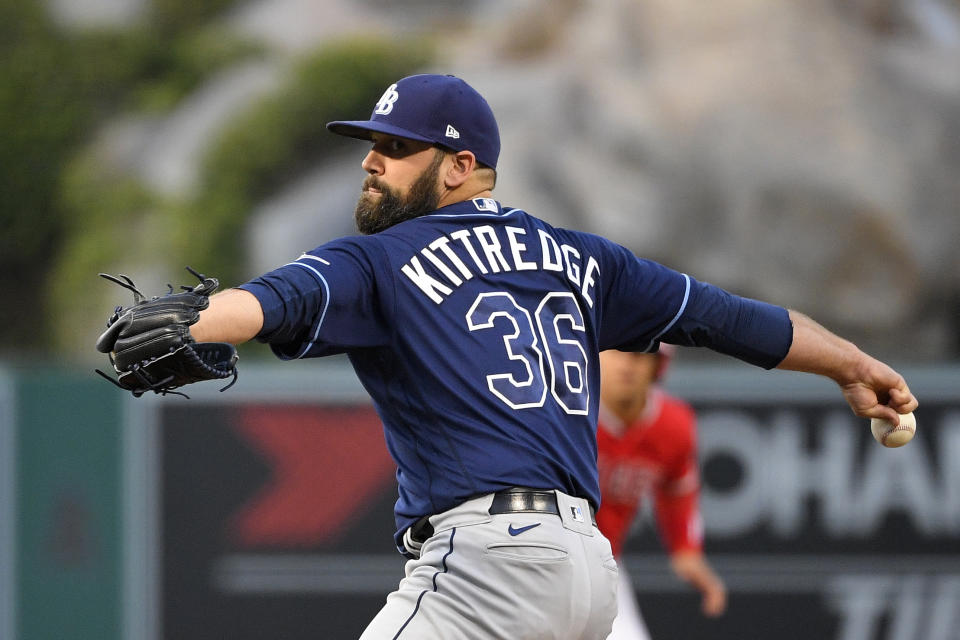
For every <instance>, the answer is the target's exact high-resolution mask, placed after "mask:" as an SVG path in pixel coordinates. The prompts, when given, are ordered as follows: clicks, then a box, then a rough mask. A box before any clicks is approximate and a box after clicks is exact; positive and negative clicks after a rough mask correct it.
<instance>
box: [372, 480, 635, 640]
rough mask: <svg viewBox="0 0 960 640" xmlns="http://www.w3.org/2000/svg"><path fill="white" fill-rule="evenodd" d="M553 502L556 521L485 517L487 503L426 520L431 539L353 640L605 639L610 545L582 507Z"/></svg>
mask: <svg viewBox="0 0 960 640" xmlns="http://www.w3.org/2000/svg"><path fill="white" fill-rule="evenodd" d="M557 500H558V503H559V506H560V511H561V514H562V515H561V516H556V515H553V514H545V513H505V514H497V515H492V516H491V515H490V514H489V512H488V510H489V508H490V504H491V502H492V501H493V495H492V494H490V495H487V496H483V497H481V498H476V499H474V500H469V501H467V502H465V503H464V504H462V505H460V506H458V507H455V508H454V509H451V510H450V511H447V512H445V513H442V514H439V515H435V516H432V517H431V518H430V524H431V525H433V528H434V534H433V535H432V536H431V537H430V538H429V539H428V540H427V541H426V542H424V544H423V548H422V549H421V555H420V558H418V559H416V560H410V561H408V562H407V564H406V567H405V573H406V577H405V578H404V579H403V580H402V581H401V582H400V586H399V587H398V588H397V590H396V591H394V592H393V593H391V594H390V595H389V596H388V597H387V602H386V604H385V605H384V607H383V609H381V610H380V613H378V614H377V616H376V617H375V618H374V619H373V621H372V622H371V623H370V625H369V626H368V627H367V629H366V631H364V632H363V635H362V636H361V640H451V639H453V638H456V639H457V640H502V639H504V638H510V639H511V640H602V639H604V638H606V637H607V634H608V633H609V632H610V627H611V624H612V622H613V618H614V616H615V615H616V592H617V573H618V571H617V564H616V561H615V560H614V558H613V554H612V552H611V550H610V543H609V542H608V541H607V539H606V538H605V537H604V536H603V535H602V534H601V533H600V530H599V529H597V528H596V527H594V526H592V525H591V524H590V521H589V513H590V511H589V508H588V506H587V503H586V501H585V500H582V499H577V498H571V497H570V496H567V495H565V494H563V493H559V492H557ZM571 506H578V507H580V513H582V514H587V518H586V522H585V523H584V522H578V521H577V520H575V519H574V518H573V516H572V515H568V514H571V513H572V512H571V510H570V507H571Z"/></svg>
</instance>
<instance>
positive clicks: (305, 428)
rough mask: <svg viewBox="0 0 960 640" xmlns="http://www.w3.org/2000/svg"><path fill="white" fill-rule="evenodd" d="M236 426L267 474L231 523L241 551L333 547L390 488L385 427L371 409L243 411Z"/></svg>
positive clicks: (270, 408) (260, 408)
mask: <svg viewBox="0 0 960 640" xmlns="http://www.w3.org/2000/svg"><path fill="white" fill-rule="evenodd" d="M235 428H236V430H237V432H238V433H239V434H240V435H241V437H242V438H243V440H244V441H245V442H246V443H247V444H249V446H250V447H251V448H253V449H254V450H255V451H257V452H258V453H259V454H260V455H262V456H263V457H264V458H265V459H266V460H267V461H268V462H269V464H270V465H271V467H272V469H273V475H272V478H271V480H270V482H269V483H268V484H267V485H265V486H264V487H263V488H262V489H261V490H260V492H259V493H258V494H257V495H255V496H254V497H253V498H252V499H251V500H250V501H248V502H247V504H246V505H244V506H243V507H242V510H241V511H239V512H238V513H237V514H236V515H235V516H234V518H233V522H232V526H231V527H230V531H231V535H232V537H233V538H234V540H235V541H236V542H237V543H238V544H239V545H241V546H244V547H260V546H270V547H278V546H279V547H295V548H302V547H308V546H315V545H318V544H324V543H330V542H333V541H335V540H336V539H337V538H338V537H339V536H340V535H341V534H342V533H343V532H344V531H345V530H346V528H347V527H348V525H349V524H350V522H351V521H352V520H354V519H355V518H357V517H358V516H360V515H362V514H363V513H364V511H365V510H366V506H367V505H368V504H369V502H370V501H371V500H372V499H374V498H375V497H376V496H377V495H378V494H380V493H381V492H382V491H384V490H385V489H386V487H388V486H389V485H391V484H393V482H394V477H395V469H396V468H395V466H394V463H393V460H392V459H391V458H390V455H389V454H388V453H387V448H386V445H385V444H384V441H383V427H382V425H381V423H380V419H379V418H378V417H377V415H376V412H374V411H373V409H372V408H370V407H340V408H330V407H324V408H318V407H290V406H258V407H247V408H244V409H242V411H241V413H240V420H239V421H238V424H237V426H236V427H235Z"/></svg>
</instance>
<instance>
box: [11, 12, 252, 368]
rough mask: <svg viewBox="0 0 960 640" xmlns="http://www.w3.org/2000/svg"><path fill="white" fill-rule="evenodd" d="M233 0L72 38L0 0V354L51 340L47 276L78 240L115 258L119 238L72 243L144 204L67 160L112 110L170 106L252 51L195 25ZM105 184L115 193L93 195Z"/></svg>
mask: <svg viewBox="0 0 960 640" xmlns="http://www.w3.org/2000/svg"><path fill="white" fill-rule="evenodd" d="M234 2H235V0H220V1H219V2H214V1H211V2H203V3H193V2H179V1H173V0H164V1H162V2H157V3H156V5H155V6H154V8H153V13H155V14H156V18H157V19H156V21H155V22H153V21H152V22H151V23H150V27H149V28H148V27H147V26H139V27H134V28H131V29H125V30H109V29H97V30H82V31H76V30H65V29H63V28H62V27H60V26H58V25H56V24H55V23H54V22H53V21H52V19H51V17H50V16H49V14H48V12H47V11H46V8H45V7H44V6H43V4H42V3H39V2H34V1H29V2H24V1H23V0H0V119H2V121H0V131H2V132H3V142H2V144H0V193H2V194H3V198H2V199H0V289H2V290H3V291H4V294H5V298H6V299H7V300H8V303H7V304H4V305H0V349H3V350H4V351H13V350H25V349H42V348H44V347H47V346H49V345H50V334H49V329H50V327H49V326H47V325H45V324H43V323H41V324H38V322H37V320H38V318H40V317H45V318H48V317H50V311H51V308H50V307H49V305H48V302H47V300H46V299H45V291H46V283H47V282H48V278H49V276H50V275H51V273H53V272H55V271H57V270H58V269H59V267H58V264H62V262H63V260H67V259H70V258H72V257H76V254H77V252H78V250H79V249H78V247H76V244H77V243H80V244H84V243H86V244H87V245H88V247H87V249H88V250H89V249H91V248H94V247H96V248H99V249H102V250H105V251H114V250H115V249H116V247H117V246H118V241H119V238H117V237H115V234H114V237H111V234H110V233H109V232H108V233H105V234H104V235H101V236H99V237H86V238H80V237H79V236H81V235H83V233H85V232H86V230H88V229H89V228H91V226H96V227H97V228H98V230H99V231H101V232H103V230H104V228H105V227H109V225H108V224H105V223H103V221H104V220H105V219H107V218H109V217H110V216H112V215H115V214H117V213H118V211H120V210H123V209H125V208H126V207H129V206H130V205H131V204H133V203H134V202H139V203H142V202H143V201H144V199H145V196H146V194H145V193H143V192H142V191H141V190H140V189H138V188H137V187H136V185H133V184H130V183H129V181H122V182H121V183H120V184H107V181H105V180H104V179H100V180H89V178H93V177H94V176H93V169H94V168H93V167H90V166H84V163H83V162H82V161H81V162H79V163H77V161H74V160H73V157H74V155H75V154H76V153H77V151H78V149H80V148H82V146H83V144H84V143H86V142H87V141H88V139H89V136H91V134H92V132H94V131H96V128H97V126H98V125H99V124H101V123H103V122H104V121H106V120H107V119H108V118H110V117H112V116H114V115H115V114H117V113H119V112H122V111H124V110H127V109H146V108H151V109H157V108H168V107H169V106H170V105H172V104H174V103H175V102H176V101H177V100H178V99H180V98H181V97H182V96H184V95H185V94H186V93H187V92H189V91H190V90H191V89H192V88H194V87H195V86H196V85H197V84H198V83H199V82H201V81H202V80H203V78H204V77H205V76H206V75H207V74H209V73H211V72H212V71H214V70H216V69H217V68H218V67H219V66H221V65H223V64H226V63H228V62H230V61H232V60H234V59H236V58H237V57H238V56H242V55H244V54H245V53H248V52H250V51H251V50H253V46H252V45H249V44H244V43H241V42H238V41H237V40H236V39H235V38H230V37H227V36H226V35H225V34H223V33H217V32H213V31H210V30H208V29H206V28H205V26H204V23H203V22H202V20H203V19H204V18H208V17H210V16H211V15H212V14H213V12H214V11H215V10H216V9H222V8H223V7H224V6H227V5H229V4H232V3H234ZM158 25H159V27H158ZM78 164H79V166H78ZM68 167H72V169H71V170H69V171H68ZM104 189H109V190H110V192H111V193H112V194H113V197H111V198H108V199H105V200H101V199H100V198H99V197H98V194H97V192H98V191H102V190H104ZM94 204H96V206H92V205H94ZM101 204H105V206H101ZM98 220H99V221H101V224H95V223H96V222H97V221H98ZM91 223H94V224H93V225H91ZM65 247H67V252H66V253H65V254H64V258H63V260H58V259H57V256H58V255H59V254H60V250H61V249H63V248H65ZM87 252H88V251H85V252H83V253H87ZM85 286H89V285H85ZM60 293H63V291H59V292H57V295H59V294H60ZM68 295H71V296H78V295H79V291H78V292H75V293H72V294H70V293H68ZM64 302H67V301H66V300H65V301H64Z"/></svg>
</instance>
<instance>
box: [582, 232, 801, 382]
mask: <svg viewBox="0 0 960 640" xmlns="http://www.w3.org/2000/svg"><path fill="white" fill-rule="evenodd" d="M602 255H604V257H605V263H604V265H603V270H604V271H606V273H607V274H608V275H607V277H605V278H604V281H603V282H604V289H603V316H602V322H601V326H600V331H599V341H600V349H601V350H603V349H620V350H621V351H654V350H656V347H657V345H658V343H659V342H661V341H663V342H669V343H672V344H678V345H683V346H695V347H707V348H709V349H712V350H714V351H717V352H719V353H723V354H726V355H730V356H733V357H735V358H738V359H740V360H743V361H745V362H748V363H750V364H754V365H757V366H760V367H764V368H766V369H771V368H773V367H775V366H777V365H778V364H779V363H780V362H781V361H782V360H783V359H784V358H785V357H786V355H787V351H788V350H789V349H790V344H791V343H792V341H793V325H792V323H791V322H790V317H789V314H788V312H787V310H786V309H784V308H783V307H779V306H775V305H772V304H768V303H766V302H761V301H759V300H753V299H750V298H745V297H742V296H738V295H735V294H733V293H730V292H729V291H726V290H724V289H721V288H720V287H717V286H714V285H711V284H708V283H705V282H700V281H698V280H696V279H694V278H692V277H690V276H688V275H686V274H684V273H680V272H678V271H675V270H673V269H670V268H669V267H666V266H664V265H661V264H659V263H656V262H653V261H650V260H645V259H643V258H638V257H636V256H634V255H633V254H632V253H631V252H630V251H629V250H628V249H626V248H624V247H620V246H619V245H615V244H613V243H609V245H608V246H607V247H606V248H605V250H604V251H603V252H602Z"/></svg>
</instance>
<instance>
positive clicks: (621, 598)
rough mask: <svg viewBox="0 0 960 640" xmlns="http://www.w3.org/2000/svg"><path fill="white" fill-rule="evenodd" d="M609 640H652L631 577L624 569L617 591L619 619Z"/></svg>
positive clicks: (614, 624) (615, 622)
mask: <svg viewBox="0 0 960 640" xmlns="http://www.w3.org/2000/svg"><path fill="white" fill-rule="evenodd" d="M607 640H650V633H649V632H648V631H647V625H645V624H644V623H643V617H642V616H641V615H640V608H639V607H638V606H637V598H636V595H635V594H634V593H633V585H632V584H631V582H630V576H629V575H628V574H627V572H626V571H625V570H623V569H621V571H620V585H619V587H618V589H617V617H616V619H615V620H614V621H613V630H612V631H611V632H610V635H609V636H607Z"/></svg>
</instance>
